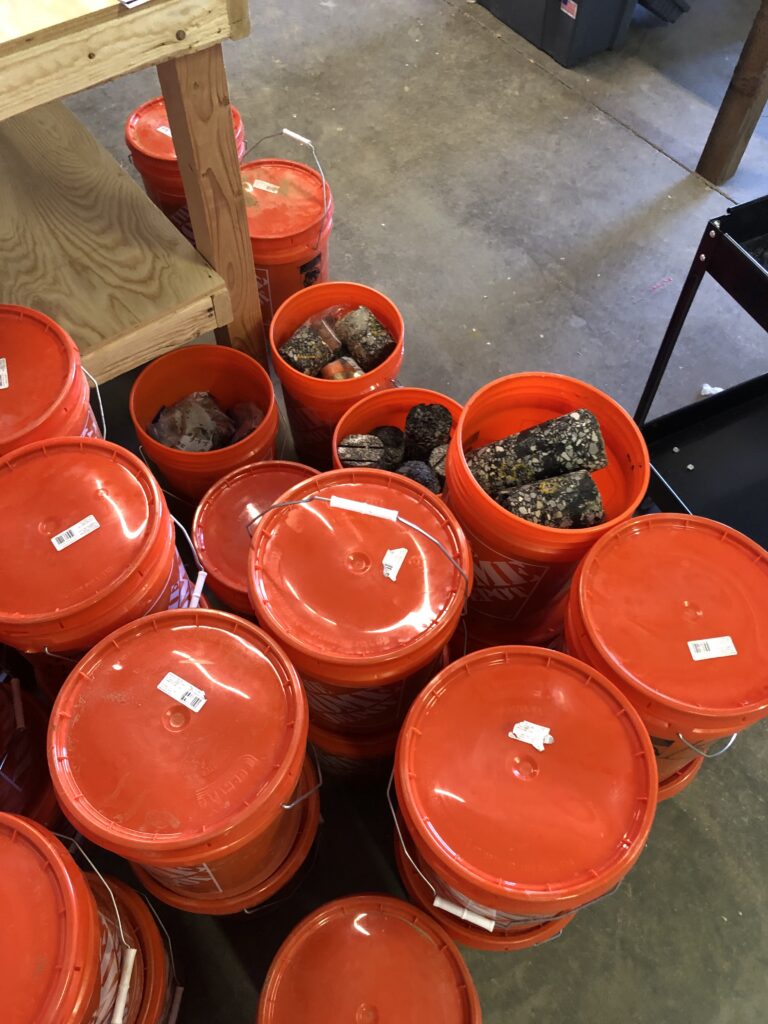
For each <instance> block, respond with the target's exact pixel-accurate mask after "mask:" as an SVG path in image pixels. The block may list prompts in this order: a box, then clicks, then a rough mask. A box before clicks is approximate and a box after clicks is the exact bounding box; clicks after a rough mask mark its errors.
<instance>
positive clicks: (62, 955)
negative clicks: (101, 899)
mask: <svg viewBox="0 0 768 1024" xmlns="http://www.w3.org/2000/svg"><path fill="white" fill-rule="evenodd" d="M0 863H2V866H3V870H2V871H0V906H1V907H2V908H3V909H2V913H3V927H2V928H0V991H1V992H2V993H3V997H2V1003H3V1013H2V1016H3V1021H4V1024H28V1022H30V1021H46V1022H50V1024H72V1022H78V1024H85V1022H86V1021H89V1020H90V1019H91V1017H90V1014H89V1013H88V1008H89V1005H92V1000H93V999H94V995H95V996H96V998H97V999H98V987H99V984H100V975H99V942H100V937H99V922H98V917H97V914H96V904H95V903H94V900H93V897H92V895H91V893H90V890H89V889H88V886H87V885H86V883H85V880H84V878H83V876H82V873H81V872H80V869H79V868H78V867H77V865H76V864H75V863H74V861H73V860H72V858H71V857H70V855H69V854H68V853H67V852H66V850H65V849H64V847H63V846H62V845H61V844H60V843H59V842H58V840H57V839H56V838H55V837H54V836H52V835H51V833H50V832H48V831H46V829H44V828H41V827H40V826H39V825H35V824H34V823H33V822H31V821H29V820H28V819H26V818H19V817H16V816H15V815H13V814H2V813H0ZM92 1008H93V1009H95V1006H93V1007H92Z"/></svg>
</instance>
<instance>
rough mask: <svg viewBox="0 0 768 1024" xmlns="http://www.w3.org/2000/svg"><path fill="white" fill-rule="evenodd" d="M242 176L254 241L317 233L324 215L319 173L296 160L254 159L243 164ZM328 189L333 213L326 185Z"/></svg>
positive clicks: (249, 223) (246, 208) (249, 226)
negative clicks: (307, 232)
mask: <svg viewBox="0 0 768 1024" xmlns="http://www.w3.org/2000/svg"><path fill="white" fill-rule="evenodd" d="M240 177H241V179H242V182H243V189H244V193H245V210H246V213H247V215H248V233H249V235H250V236H251V239H252V240H254V241H256V242H259V241H261V240H276V239H286V238H296V237H297V236H299V235H302V234H304V233H305V232H306V231H310V230H314V231H317V229H318V226H319V224H320V221H321V220H322V219H323V213H324V208H323V180H322V178H321V177H320V175H319V174H318V173H317V171H315V170H313V169H312V168H311V167H307V165H306V164H301V163H297V162H296V161H295V160H272V159H267V160H253V161H251V162H250V163H247V164H243V165H242V167H241V168H240ZM325 188H326V195H327V197H328V209H329V211H330V209H331V190H330V187H329V186H328V183H327V182H326V185H325Z"/></svg>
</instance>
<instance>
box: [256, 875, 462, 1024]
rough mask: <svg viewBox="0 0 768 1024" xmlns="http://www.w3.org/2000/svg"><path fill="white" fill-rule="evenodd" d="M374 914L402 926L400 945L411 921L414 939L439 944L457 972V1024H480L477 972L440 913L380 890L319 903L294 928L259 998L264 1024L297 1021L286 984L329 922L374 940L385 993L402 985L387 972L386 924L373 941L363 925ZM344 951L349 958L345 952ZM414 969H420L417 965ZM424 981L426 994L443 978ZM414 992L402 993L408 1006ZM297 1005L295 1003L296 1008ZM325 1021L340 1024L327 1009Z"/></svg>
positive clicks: (371, 945) (330, 981)
mask: <svg viewBox="0 0 768 1024" xmlns="http://www.w3.org/2000/svg"><path fill="white" fill-rule="evenodd" d="M368 915H371V916H374V915H375V916H376V917H377V918H378V919H379V921H380V923H381V924H383V925H384V926H386V922H387V921H391V922H393V923H395V924H396V927H397V929H398V935H396V936H393V937H390V939H389V942H390V943H391V942H394V943H395V944H398V943H399V942H400V941H401V939H402V936H401V935H400V934H399V929H400V927H401V926H402V925H405V926H406V927H408V928H410V929H411V930H412V933H413V937H414V938H416V941H418V942H421V941H427V942H428V943H429V944H430V945H431V946H432V947H433V948H434V950H435V952H437V953H438V954H439V956H440V958H441V960H442V962H443V965H444V967H445V968H446V969H447V970H448V972H449V973H450V975H451V976H452V978H453V981H454V984H455V986H456V995H457V996H458V998H459V1000H460V1002H461V1008H460V1009H459V1013H458V1015H457V1016H456V1017H455V1018H453V1022H454V1024H480V1020H481V1014H480V1000H479V998H478V995H477V990H476V988H475V984H474V982H473V980H472V976H471V974H470V973H469V969H468V968H467V966H466V964H465V963H464V960H463V958H462V956H461V953H460V952H459V950H458V949H457V948H456V945H455V944H454V942H453V940H452V939H451V937H450V936H449V935H448V933H447V932H446V930H445V929H444V928H442V927H441V926H440V925H439V924H438V923H437V921H435V919H434V917H432V916H430V915H428V914H425V913H424V912H423V911H422V910H419V909H418V908H417V907H414V906H413V905H412V904H409V903H405V902H404V901H402V900H399V899H395V898H394V897H392V896H384V895H379V894H375V893H371V894H370V895H358V896H348V897H345V898H343V899H338V900H333V901H332V902H330V903H326V904H325V905H324V906H322V907H319V908H318V909H317V910H315V911H313V912H312V913H311V914H309V915H308V916H307V917H305V918H304V920H303V921H301V922H300V923H299V924H298V925H297V926H296V927H295V928H294V929H293V931H292V932H291V933H290V935H289V936H288V938H287V939H286V940H285V942H284V943H283V944H282V946H281V947H280V949H279V950H278V951H277V954H276V955H275V958H274V960H273V961H272V965H271V966H270V969H269V972H268V974H267V977H266V979H265V981H264V987H263V988H262V992H261V998H260V1001H259V1014H258V1024H283V1022H286V1021H288V1020H291V1024H293V1021H294V1020H295V1018H289V1017H288V1016H287V1013H291V1012H293V1011H295V1006H296V1004H295V1002H293V1001H292V1000H291V999H290V996H289V1000H288V1002H289V1004H290V1005H289V1006H288V1007H287V1008H286V1010H281V1008H280V1005H279V1000H280V999H281V989H282V987H283V986H284V984H286V983H288V984H289V985H290V983H289V982H288V981H287V976H288V975H289V972H291V971H294V970H301V971H304V972H306V969H307V968H306V964H302V962H301V961H302V959H303V957H304V956H305V955H306V954H304V952H303V950H304V946H305V943H306V942H307V941H309V940H313V939H314V938H315V936H316V935H317V934H318V933H321V932H322V931H323V929H325V928H327V927H329V926H330V927H334V926H337V925H341V928H342V929H343V930H344V931H346V929H347V927H348V926H349V927H350V928H353V929H356V931H357V932H359V933H360V936H361V938H362V939H363V940H364V941H365V940H366V939H367V940H368V942H367V947H368V948H369V949H370V951H371V952H372V953H373V954H374V956H375V958H376V960H377V961H378V962H380V965H381V966H380V968H379V969H378V970H377V984H378V985H379V986H380V991H382V992H387V993H392V992H393V985H394V986H395V988H396V987H397V982H398V981H399V980H400V979H395V978H392V977H388V976H387V971H386V967H387V961H388V957H387V954H386V950H381V949H380V946H381V943H382V930H381V926H380V927H379V928H377V929H376V940H374V941H373V942H372V941H371V934H370V933H368V932H367V930H366V929H365V928H364V926H363V925H362V921H363V920H364V919H365V917H366V916H368ZM329 941H332V938H331V936H329V935H328V934H327V933H326V935H325V943H324V948H325V949H326V950H327V948H328V944H329ZM342 946H343V949H346V948H347V947H348V942H347V943H342ZM341 955H342V956H344V952H343V950H342V954H341ZM345 964H346V961H345ZM329 966H330V965H329ZM422 967H425V964H424V963H423V962H422ZM414 970H415V971H416V970H418V968H417V966H416V965H415V964H414ZM441 973H442V972H441ZM337 981H338V978H337V977H336V976H333V977H329V978H328V979H327V982H326V985H327V986H330V987H331V988H333V987H334V986H335V985H336V982H337ZM419 981H420V987H421V989H422V991H423V992H424V993H428V992H430V991H431V992H434V991H435V989H436V987H437V982H438V979H437V977H435V978H429V977H422V976H420V979H419ZM318 984H319V985H320V986H322V978H319V979H318ZM447 984H448V981H447V978H442V979H441V980H440V986H443V985H447ZM288 991H289V992H290V987H289V990H288ZM411 991H412V988H411V986H410V985H409V986H408V988H407V991H404V992H403V993H402V994H401V998H402V1003H403V1005H407V1003H408V999H409V994H410V992H411ZM319 992H320V988H318V993H319ZM366 998H367V997H366ZM371 1004H372V1005H373V1006H374V1007H375V1004H376V998H375V995H374V997H373V998H372V999H371ZM291 1007H293V1009H292V1008H291ZM322 1019H323V1020H324V1021H327V1022H328V1024H331V1022H333V1024H335V1022H336V1018H335V1017H334V1018H331V1017H330V1015H329V1014H328V1012H324V1013H323V1014H322ZM441 1022H443V1024H449V1019H448V1018H444V1017H442V1016H441Z"/></svg>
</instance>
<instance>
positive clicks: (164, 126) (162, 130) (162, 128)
mask: <svg viewBox="0 0 768 1024" xmlns="http://www.w3.org/2000/svg"><path fill="white" fill-rule="evenodd" d="M155 130H156V131H158V132H160V134H161V135H167V136H168V138H169V139H170V138H171V137H172V136H171V129H170V128H169V127H168V125H167V124H159V125H158V126H157V128H156V129H155Z"/></svg>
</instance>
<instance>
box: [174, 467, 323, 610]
mask: <svg viewBox="0 0 768 1024" xmlns="http://www.w3.org/2000/svg"><path fill="white" fill-rule="evenodd" d="M316 475H317V470H316V469H310V467H309V466H302V465H301V464H300V463H298V462H256V463H252V464H251V465H248V466H241V467H240V468H239V469H235V470H233V471H232V472H231V473H228V474H227V475H226V476H225V477H222V478H221V480H218V481H217V482H216V483H215V484H214V485H213V487H211V489H210V490H209V491H208V492H207V493H206V495H205V497H204V498H203V499H202V501H201V502H200V504H199V505H198V507H197V511H196V512H195V519H194V522H193V524H192V540H193V542H194V545H195V551H196V552H197V557H198V558H199V559H200V564H201V565H202V567H203V569H205V571H206V572H207V573H208V579H207V585H208V586H209V587H210V588H211V590H212V591H213V592H214V594H216V596H217V597H218V598H219V599H220V600H221V601H223V602H224V604H226V605H228V606H229V607H230V608H231V609H232V610H233V611H236V612H239V613H240V614H241V615H252V614H253V609H252V608H251V600H250V598H249V597H248V550H249V548H250V546H251V531H252V530H253V528H254V522H253V521H254V518H255V517H256V516H258V515H259V513H261V512H264V511H265V510H266V509H268V508H270V507H271V506H272V505H274V503H275V502H276V501H277V500H278V499H279V498H280V496H281V495H282V494H284V493H285V491H287V490H289V489H290V488H291V487H293V486H294V484H297V483H300V482H301V481H302V480H307V479H309V477H311V476H316Z"/></svg>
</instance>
